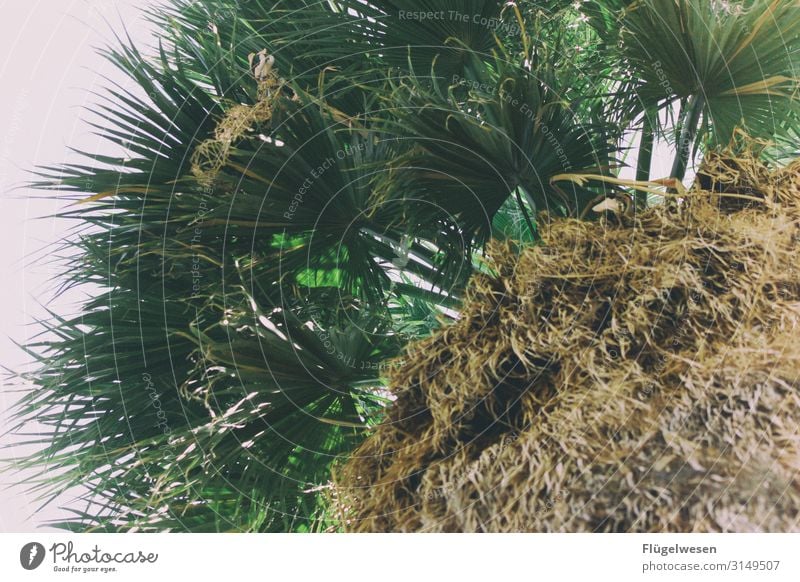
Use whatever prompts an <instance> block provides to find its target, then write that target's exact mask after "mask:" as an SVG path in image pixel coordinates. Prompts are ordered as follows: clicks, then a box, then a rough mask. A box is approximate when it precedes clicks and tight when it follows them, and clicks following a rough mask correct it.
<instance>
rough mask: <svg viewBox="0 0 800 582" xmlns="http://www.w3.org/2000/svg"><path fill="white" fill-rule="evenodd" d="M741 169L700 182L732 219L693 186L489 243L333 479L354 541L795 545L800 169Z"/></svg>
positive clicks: (710, 170) (395, 376) (748, 165)
mask: <svg viewBox="0 0 800 582" xmlns="http://www.w3.org/2000/svg"><path fill="white" fill-rule="evenodd" d="M730 159H731V158H730V157H729V156H728V157H725V156H723V157H722V158H718V157H714V156H710V157H709V158H708V163H707V164H706V166H705V167H704V168H703V172H705V175H706V176H709V177H711V178H712V179H715V180H717V182H716V183H727V184H728V186H729V187H732V186H736V184H739V185H743V186H744V187H745V188H747V190H744V189H740V190H737V192H733V193H734V194H736V195H737V196H745V198H736V197H733V198H730V200H735V201H739V202H737V203H735V204H734V205H730V204H727V205H726V204H723V203H722V201H723V200H724V199H726V198H729V197H726V196H721V195H720V192H709V191H704V190H701V189H699V187H695V189H693V190H691V191H690V192H689V193H688V194H687V196H686V197H685V198H683V200H682V203H681V204H677V205H674V204H673V205H665V206H660V207H656V208H651V209H649V210H647V211H645V212H643V213H640V214H639V215H638V216H636V217H635V218H633V219H631V220H629V221H627V222H626V223H625V224H624V225H620V224H617V225H612V224H609V223H598V222H586V221H580V220H573V219H564V220H554V221H552V222H551V223H550V224H549V225H546V226H543V228H542V233H543V239H544V240H543V244H542V245H540V246H535V247H529V248H526V249H524V250H523V251H521V252H517V251H516V250H515V249H514V247H513V246H512V245H511V244H495V245H494V246H491V247H490V248H489V250H488V255H489V257H490V262H491V264H492V265H493V269H494V271H495V272H496V273H497V275H496V276H494V277H490V276H484V275H480V276H476V277H475V278H474V279H473V281H472V282H471V285H470V288H469V291H468V294H467V299H466V300H465V302H464V305H463V310H462V312H461V317H460V319H459V320H458V321H457V322H456V323H454V324H453V325H450V326H448V327H445V328H443V329H441V330H440V331H438V332H437V333H435V334H434V335H433V336H432V337H430V338H428V339H426V340H423V341H421V342H419V343H417V344H415V345H412V346H410V347H409V348H408V350H407V353H406V354H405V356H404V357H403V359H401V360H399V361H397V362H395V366H393V367H392V368H391V371H390V373H389V380H390V385H391V388H392V390H393V391H394V393H395V394H396V395H397V400H396V402H394V403H393V405H392V406H391V407H390V408H389V410H388V412H387V418H386V420H385V421H384V422H383V423H382V424H380V425H379V426H378V427H377V428H376V430H375V431H374V433H373V434H372V435H371V436H370V437H369V438H368V439H367V440H366V441H365V442H364V444H363V445H362V446H361V447H360V448H359V449H358V450H357V451H356V452H355V453H354V454H353V456H352V457H351V458H350V459H349V460H348V461H347V462H345V463H344V464H342V465H341V466H339V467H338V468H337V469H336V471H335V475H334V480H335V491H336V503H337V504H338V507H339V509H340V511H341V515H342V525H343V529H345V530H350V531H432V532H433V531H465V532H475V531H499V532H515V531H525V532H578V531H645V532H651V531H652V532H675V531H678V532H692V531H796V530H798V529H800V524H799V523H798V520H799V519H800V478H799V476H798V471H799V470H800V446H799V443H800V436H799V435H798V430H799V429H800V391H798V387H800V383H799V381H800V377H799V376H800V342H799V341H798V332H799V331H800V326H799V324H800V271H798V262H800V164H799V163H797V162H795V163H793V164H791V165H790V166H788V167H786V168H781V169H777V170H769V169H768V168H766V167H765V166H764V165H763V164H762V163H761V162H759V161H758V160H757V159H756V158H754V157H746V156H745V157H741V158H738V159H737V160H736V168H735V172H736V173H737V175H736V176H733V175H732V174H733V172H732V170H731V167H730V164H727V162H725V163H720V160H728V161H729V160H730ZM723 174H724V175H723ZM731 181H733V182H736V184H731ZM742 192H747V193H745V194H743V193H742ZM741 201H746V202H747V204H744V205H743V204H741V203H740V202H741Z"/></svg>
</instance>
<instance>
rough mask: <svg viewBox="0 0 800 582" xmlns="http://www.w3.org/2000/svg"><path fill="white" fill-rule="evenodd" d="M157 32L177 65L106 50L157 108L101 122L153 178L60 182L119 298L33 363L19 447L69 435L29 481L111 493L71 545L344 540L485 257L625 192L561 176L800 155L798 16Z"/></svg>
mask: <svg viewBox="0 0 800 582" xmlns="http://www.w3.org/2000/svg"><path fill="white" fill-rule="evenodd" d="M149 15H150V18H151V19H153V20H154V22H155V23H156V24H157V26H158V27H159V30H160V39H161V42H160V44H159V46H158V49H157V50H156V51H154V53H153V54H142V52H140V51H139V50H137V48H136V47H134V46H132V45H131V43H130V42H129V41H128V40H126V39H120V40H119V44H118V46H116V47H114V48H110V49H108V50H107V51H106V56H107V57H108V59H110V60H111V61H112V62H113V63H114V64H115V65H116V66H118V67H119V68H120V69H121V70H123V71H124V72H126V73H127V74H128V75H129V76H130V77H131V78H132V79H133V80H134V81H135V83H136V84H137V85H138V87H139V88H140V89H141V91H137V92H135V93H133V92H130V91H128V90H126V89H124V88H122V87H119V86H110V87H109V88H108V90H107V91H106V93H105V95H104V96H103V97H102V99H101V100H100V101H99V102H98V105H97V107H96V108H95V109H94V111H93V113H94V118H93V123H94V125H95V127H96V128H97V131H98V132H99V133H100V134H101V135H102V136H103V137H105V138H106V139H107V140H109V141H111V142H114V143H116V144H120V145H122V146H124V147H125V148H126V150H127V151H128V152H130V156H129V157H126V158H121V157H109V156H101V155H94V154H92V153H91V152H87V153H86V156H87V160H88V161H87V162H86V163H85V164H83V165H67V166H64V167H53V168H41V169H40V170H39V174H40V175H41V181H40V182H38V186H40V187H42V188H48V189H53V190H57V191H58V195H59V196H60V197H66V198H70V199H74V200H75V201H77V202H78V203H77V204H73V205H72V206H69V207H67V209H66V210H64V212H63V213H62V216H63V217H64V218H69V219H74V220H76V221H78V224H79V225H80V226H81V229H80V230H79V231H78V234H77V235H76V236H75V237H74V238H73V239H72V240H71V241H69V243H68V246H69V247H70V250H73V249H74V248H77V249H78V251H79V252H78V253H74V252H73V253H71V256H73V257H74V258H72V259H70V261H71V262H70V264H69V275H68V280H67V281H66V283H65V285H66V286H76V285H84V284H91V285H93V286H94V288H95V289H97V291H96V293H95V295H94V297H93V298H92V299H91V300H90V301H88V302H87V303H86V304H85V305H84V306H83V311H82V313H81V314H80V315H79V316H78V317H75V318H72V319H63V318H60V317H58V316H56V315H54V317H53V319H52V321H50V322H47V323H46V324H45V325H46V330H47V331H48V332H52V333H53V334H55V336H54V337H55V338H56V339H46V340H43V341H42V342H40V343H38V344H35V345H32V346H28V349H29V350H30V351H31V353H32V354H34V355H35V356H36V357H37V358H38V359H39V360H40V362H41V367H40V368H39V370H38V371H36V372H35V373H33V374H30V375H28V379H29V380H30V381H31V382H33V384H34V385H35V389H34V390H32V391H31V392H30V393H29V394H28V395H27V397H26V398H25V400H24V402H23V404H22V407H21V408H20V411H19V415H20V427H21V426H22V425H23V424H24V422H25V421H26V419H29V418H36V419H37V420H38V421H40V422H42V423H44V424H46V425H48V426H49V427H50V429H51V432H50V434H48V435H45V437H42V438H41V439H40V443H41V450H40V452H39V453H38V454H36V455H35V456H33V457H31V458H30V459H28V460H27V461H26V466H32V467H45V466H46V467H47V472H46V473H45V472H44V471H42V473H41V475H40V480H39V482H38V483H37V484H36V485H35V487H36V488H38V489H39V490H40V492H41V494H42V496H43V497H45V498H48V497H50V496H55V495H57V494H58V493H60V492H62V491H65V490H67V489H70V488H71V487H73V486H76V485H84V486H87V487H88V491H87V492H86V500H87V501H88V502H90V506H89V507H90V509H89V510H86V511H81V512H77V511H76V513H75V517H74V519H72V520H69V521H68V522H66V523H63V524H61V525H63V526H64V527H70V528H76V529H82V530H83V529H96V530H164V529H172V530H179V531H307V530H315V529H321V528H326V527H335V516H332V515H330V514H329V512H328V510H327V504H326V502H325V495H324V488H325V485H326V483H327V481H328V476H329V470H330V466H331V464H332V463H333V462H334V461H335V459H336V458H337V457H340V456H342V455H346V454H347V453H348V452H349V451H352V450H353V449H354V447H355V446H356V445H357V444H358V443H359V442H360V439H362V438H363V436H364V434H365V432H366V431H368V430H369V427H370V426H371V425H373V424H374V423H375V422H378V421H379V420H380V418H381V416H382V411H383V410H384V408H385V406H391V399H392V395H391V386H386V385H385V384H384V381H383V380H382V377H383V375H384V371H385V369H386V366H389V365H392V364H391V362H392V358H395V357H398V356H399V355H400V354H401V353H402V349H403V346H404V345H406V344H407V343H408V342H409V341H411V340H413V339H415V338H419V337H422V336H425V335H427V334H428V333H429V332H430V331H431V330H432V329H433V328H435V327H437V326H439V325H442V324H443V323H444V324H446V321H447V320H448V319H450V318H453V317H457V310H458V304H459V301H460V299H461V297H462V294H463V290H464V285H465V283H466V281H467V280H468V278H469V277H470V275H471V274H472V273H473V272H475V271H476V270H482V269H484V268H485V267H484V264H483V262H482V261H481V255H482V249H483V245H484V243H485V242H486V241H487V240H489V239H491V238H513V239H517V240H520V241H523V243H524V244H537V241H538V236H537V232H536V228H537V216H538V214H539V213H541V212H543V211H546V212H548V213H551V214H557V215H562V216H588V217H590V218H591V212H589V213H588V214H587V205H589V204H590V203H591V202H592V201H593V200H595V199H596V198H597V197H598V196H602V195H605V194H608V193H609V192H612V190H610V189H609V188H613V187H610V186H608V184H607V183H605V182H603V181H598V180H594V181H588V182H581V181H572V182H557V181H554V180H553V178H554V177H556V176H563V175H565V174H589V175H594V176H600V177H603V176H607V177H613V176H615V175H617V174H618V172H619V170H620V168H621V167H622V165H623V157H624V154H625V152H626V148H627V147H628V146H627V145H626V143H627V142H626V138H625V136H626V134H627V133H628V132H630V131H632V130H633V131H641V132H642V135H643V139H642V144H641V152H640V155H639V159H640V172H639V177H641V178H644V179H647V177H648V176H649V171H648V170H649V162H650V157H649V155H648V153H650V152H652V147H653V146H652V143H653V139H658V138H667V139H671V140H673V141H675V142H678V145H679V147H678V152H677V155H676V160H675V164H674V173H675V175H676V176H677V177H678V178H681V177H682V175H683V172H684V171H685V168H686V165H687V161H688V159H689V158H690V157H691V150H692V149H695V150H698V151H705V150H706V149H707V148H708V147H710V146H713V145H715V144H725V143H727V142H728V141H730V139H731V138H732V137H733V135H734V133H735V131H736V130H737V128H741V129H745V130H746V131H748V132H749V133H751V134H753V135H756V136H759V137H764V138H768V139H771V140H773V141H774V142H775V143H776V144H779V145H780V146H784V147H785V146H786V145H787V144H788V147H790V148H791V147H793V142H792V139H793V138H794V137H796V133H795V132H796V127H797V126H796V120H797V113H798V111H797V101H796V100H795V96H796V91H797V75H796V69H795V68H796V66H797V59H798V57H797V55H798V51H797V48H798V42H800V26H798V24H799V23H798V20H799V19H800V10H799V9H798V7H797V4H796V3H795V2H789V1H777V0H746V1H744V0H743V1H740V2H734V1H731V2H719V1H717V0H679V1H674V0H640V1H637V2H619V1H616V0H615V1H590V2H585V3H583V4H581V5H578V6H577V7H576V6H575V5H573V3H570V2H557V1H554V2H532V1H527V0H519V1H517V2H514V3H507V2H503V1H490V0H469V1H467V2H465V1H463V0H462V1H459V2H455V1H445V0H438V1H425V0H405V1H396V0H374V1H372V2H370V3H363V2H360V1H358V0H337V1H330V2H310V1H309V2H304V1H302V2H301V1H298V0H293V1H292V2H282V1H268V0H251V1H249V2H237V1H235V0H191V1H190V0H171V2H170V3H169V4H168V6H167V7H164V8H158V9H153V10H152V11H151V12H150V14H149ZM259 54H261V55H262V56H263V57H264V58H261V59H259V57H258V55H259ZM254 55H255V58H254ZM266 56H269V57H270V59H269V61H267V60H266ZM267 62H269V67H267V66H266V64H267ZM259 63H260V65H259ZM256 65H259V66H260V68H258V69H257V67H256ZM256 69H257V70H256ZM673 112H677V113H678V114H677V115H671V113H673ZM665 120H666V121H665ZM648 148H649V149H648ZM777 151H783V150H780V148H778V150H777ZM642 160H644V162H642ZM565 184H569V186H567V185H565ZM579 184H582V185H579ZM612 193H613V192H612ZM640 202H642V203H643V202H645V201H643V200H640Z"/></svg>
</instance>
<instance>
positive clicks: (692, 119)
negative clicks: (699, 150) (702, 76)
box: [670, 93, 704, 181]
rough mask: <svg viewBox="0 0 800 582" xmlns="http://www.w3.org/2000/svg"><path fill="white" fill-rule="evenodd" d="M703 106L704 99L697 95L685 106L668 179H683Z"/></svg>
mask: <svg viewBox="0 0 800 582" xmlns="http://www.w3.org/2000/svg"><path fill="white" fill-rule="evenodd" d="M703 105H704V99H703V96H702V95H701V94H699V93H697V94H695V95H692V97H691V98H690V99H689V102H688V103H687V105H686V108H687V110H686V117H685V119H684V121H683V127H682V128H681V132H680V137H679V138H678V143H677V147H678V151H677V152H675V161H674V162H673V163H672V171H671V172H670V177H672V178H675V179H676V180H678V181H683V177H684V176H685V175H686V166H687V165H688V163H689V156H690V152H691V151H692V144H693V143H694V140H695V138H696V137H697V130H698V128H699V126H700V114H701V113H702V111H703Z"/></svg>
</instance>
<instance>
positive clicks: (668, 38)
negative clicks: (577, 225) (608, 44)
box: [622, 0, 800, 145]
mask: <svg viewBox="0 0 800 582" xmlns="http://www.w3.org/2000/svg"><path fill="white" fill-rule="evenodd" d="M622 26H623V31H622V39H623V51H624V54H625V56H626V58H627V59H628V62H629V63H630V65H631V67H632V68H633V70H634V71H635V73H636V75H637V76H639V77H640V78H641V80H642V86H641V88H640V89H639V93H640V95H641V96H642V98H643V99H645V100H647V101H651V102H658V103H661V104H662V105H666V104H669V103H671V102H673V101H675V100H679V99H682V100H687V99H692V98H694V99H701V100H702V104H703V123H702V128H701V132H702V133H706V134H708V136H709V138H710V140H711V142H712V143H713V144H722V145H725V144H727V143H728V142H729V141H730V140H731V139H732V137H733V134H734V129H735V128H736V127H740V128H742V129H744V130H745V131H747V132H748V133H750V134H751V135H754V136H757V137H765V138H771V137H774V136H776V135H781V134H783V133H785V131H786V130H787V128H788V127H789V126H790V125H791V124H792V123H796V122H797V114H798V101H797V98H796V97H797V90H798V64H800V63H799V62H798V55H799V54H800V52H799V51H798V49H800V7H798V6H797V3H795V2H787V1H785V0H748V1H732V2H721V1H718V0H681V1H674V0H639V1H637V2H634V3H633V4H631V6H630V7H629V8H628V9H627V10H626V12H625V14H624V17H623V18H622Z"/></svg>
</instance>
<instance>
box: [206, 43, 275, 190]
mask: <svg viewBox="0 0 800 582" xmlns="http://www.w3.org/2000/svg"><path fill="white" fill-rule="evenodd" d="M262 53H263V54H264V55H266V51H262ZM260 54H261V53H260ZM251 57H252V55H251ZM251 65H252V58H251ZM255 75H256V81H257V83H258V87H257V100H256V102H255V103H254V104H252V105H250V104H246V103H237V104H234V105H232V106H231V107H230V108H228V109H227V111H226V112H225V115H223V116H222V118H221V119H220V120H219V121H218V122H217V125H216V127H215V128H214V137H213V138H211V139H207V140H205V141H203V142H201V143H199V144H198V145H197V147H196V148H195V149H194V151H193V152H192V158H191V163H192V166H191V169H192V174H193V175H194V177H195V178H196V179H197V181H198V182H199V183H200V184H201V185H203V186H210V185H211V184H213V183H214V180H215V179H216V177H217V175H218V174H219V172H220V170H222V168H223V167H225V164H227V163H228V158H229V156H230V152H231V148H232V147H233V146H234V144H235V143H236V142H237V141H239V140H240V139H242V138H243V137H244V136H245V135H247V133H248V132H250V131H252V130H253V129H254V128H255V127H257V126H258V125H260V124H264V123H267V122H268V121H270V120H271V119H272V114H273V109H274V107H275V105H276V101H277V100H278V99H279V98H280V96H281V91H282V89H283V87H284V86H285V85H286V81H285V80H284V79H282V78H281V77H279V76H278V71H277V69H276V68H274V67H272V66H270V67H269V68H264V67H263V63H262V67H261V68H257V73H255Z"/></svg>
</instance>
